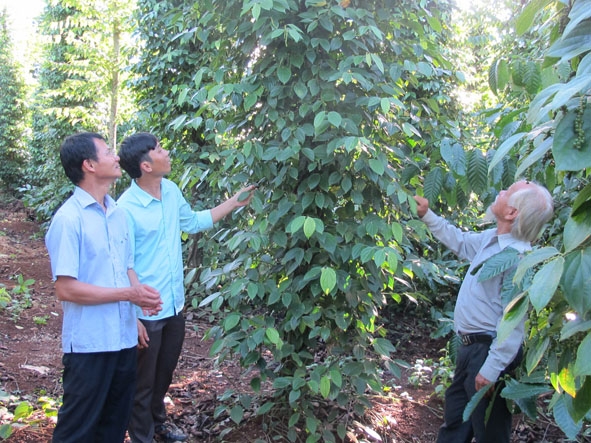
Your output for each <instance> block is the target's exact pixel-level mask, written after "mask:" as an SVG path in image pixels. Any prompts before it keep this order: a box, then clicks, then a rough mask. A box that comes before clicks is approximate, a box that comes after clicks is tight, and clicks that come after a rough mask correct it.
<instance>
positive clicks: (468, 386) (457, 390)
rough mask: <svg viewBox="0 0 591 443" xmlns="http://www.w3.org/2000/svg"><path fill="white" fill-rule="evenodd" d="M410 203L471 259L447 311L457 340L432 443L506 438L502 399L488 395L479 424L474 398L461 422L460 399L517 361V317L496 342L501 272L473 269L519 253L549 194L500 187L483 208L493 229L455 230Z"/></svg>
mask: <svg viewBox="0 0 591 443" xmlns="http://www.w3.org/2000/svg"><path fill="white" fill-rule="evenodd" d="M415 201H416V202H417V214H418V216H419V217H420V218H421V220H422V221H423V222H424V223H425V224H426V225H427V227H428V228H429V229H430V230H431V232H432V233H433V235H434V236H435V237H436V238H437V239H438V240H440V241H441V242H442V243H443V244H444V245H445V246H446V247H448V248H449V249H450V250H451V251H453V252H454V253H455V254H456V255H457V256H458V257H459V258H461V259H465V260H469V261H470V262H471V264H470V268H469V269H468V272H467V273H466V276H465V278H464V281H463V282H462V285H461V287H460V291H459V293H458V299H457V302H456V307H455V310H454V328H455V331H456V333H457V334H458V335H459V336H460V339H461V342H462V345H461V347H460V349H459V350H458V355H457V360H456V370H455V374H454V379H453V382H452V384H451V386H450V387H449V388H448V390H447V391H446V393H445V413H444V419H445V422H444V424H443V425H442V426H441V428H440V431H439V435H438V439H437V442H438V443H464V442H465V443H470V442H471V441H472V438H473V437H476V441H477V442H478V443H484V442H490V443H493V442H494V443H502V442H509V441H510V437H511V412H510V411H509V410H508V408H507V405H506V402H505V400H504V399H502V398H499V397H496V398H495V399H494V404H493V406H492V409H491V413H490V416H489V418H488V421H486V422H485V414H486V408H487V406H488V402H489V399H487V400H485V401H483V402H481V404H480V405H479V406H478V407H477V408H476V410H475V411H474V413H473V414H472V416H471V420H470V421H468V422H463V420H462V416H463V412H464V409H465V407H466V405H467V404H468V402H469V401H470V399H471V398H472V396H473V395H474V394H475V393H476V392H477V391H478V390H480V389H482V388H483V387H485V386H487V385H489V384H490V383H494V382H496V381H497V380H498V379H499V378H500V376H501V374H502V373H503V372H504V371H506V370H507V369H508V368H512V367H515V366H516V365H517V364H519V360H520V359H521V344H522V341H523V338H524V323H523V322H522V323H521V324H520V325H519V326H518V327H516V328H515V329H514V330H513V331H512V332H511V334H510V335H509V336H508V337H507V338H506V339H505V340H503V341H502V342H499V341H498V340H497V338H496V337H497V329H498V327H499V324H500V322H501V320H502V318H503V310H504V308H505V305H504V303H503V301H502V299H501V290H502V286H503V278H504V276H505V274H501V275H497V276H496V277H493V278H490V279H487V280H484V281H479V280H478V277H479V273H480V269H479V268H480V267H481V265H482V263H483V262H484V261H486V260H487V259H488V258H490V257H492V256H493V255H495V254H497V253H498V252H500V251H502V250H504V249H505V248H508V247H511V248H513V249H515V250H517V251H518V252H520V253H524V252H526V251H528V250H530V249H531V242H533V241H534V240H535V239H536V238H537V237H538V235H539V234H540V233H541V231H542V228H543V226H544V225H545V224H546V223H547V222H548V221H549V220H550V219H551V218H552V214H553V211H554V207H553V202H552V197H551V196H550V193H549V192H548V191H547V190H546V189H545V188H544V187H542V186H540V185H538V184H535V183H532V182H528V181H518V182H516V183H514V184H513V185H511V186H510V187H509V188H508V189H507V190H504V191H501V192H500V193H499V195H498V196H497V198H496V200H495V202H494V203H493V204H492V205H491V207H490V208H489V209H488V211H487V214H488V215H489V216H490V217H491V218H493V219H495V220H496V222H497V227H496V228H493V229H489V230H486V231H482V232H478V233H477V232H466V231H463V230H461V229H459V228H457V227H455V226H453V225H451V224H450V223H448V222H447V221H446V220H444V219H443V218H441V217H439V216H437V215H435V214H434V213H433V212H432V211H431V210H430V209H429V202H428V201H427V199H425V198H423V197H420V196H415ZM505 272H507V271H505Z"/></svg>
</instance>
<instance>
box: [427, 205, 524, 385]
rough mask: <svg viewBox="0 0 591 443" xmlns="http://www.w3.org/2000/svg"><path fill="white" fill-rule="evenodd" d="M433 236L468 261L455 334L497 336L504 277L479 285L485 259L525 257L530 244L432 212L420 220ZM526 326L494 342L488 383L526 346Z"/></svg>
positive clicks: (485, 370)
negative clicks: (511, 252)
mask: <svg viewBox="0 0 591 443" xmlns="http://www.w3.org/2000/svg"><path fill="white" fill-rule="evenodd" d="M421 220H422V221H423V222H424V223H425V224H426V225H427V227H428V228H429V229H430V231H431V232H432V233H433V235H434V236H435V237H436V238H437V239H438V240H439V241H441V242H442V243H443V244H444V245H445V246H446V247H448V248H449V249H450V250H451V251H452V252H453V253H455V254H456V255H457V256H458V257H459V258H460V259H464V260H469V261H470V262H471V263H470V267H469V269H468V272H467V273H466V276H465V277H464V280H463V282H462V285H461V286H460V291H459V293H458V299H457V302H456V307H455V310H454V325H455V330H456V332H458V333H461V334H474V333H483V332H489V333H493V334H494V335H496V331H497V329H498V326H499V324H500V322H501V320H502V318H503V310H504V308H505V306H504V305H503V302H502V299H501V289H502V284H503V278H504V276H505V274H501V275H498V276H496V277H493V278H491V279H488V280H485V281H478V275H479V273H480V270H478V272H476V273H475V274H474V275H473V274H472V273H473V271H474V269H476V268H478V267H479V266H480V265H481V264H482V263H483V262H484V261H485V260H486V259H488V258H490V257H492V256H493V255H494V254H496V253H498V252H500V251H502V250H503V249H505V248H507V247H512V248H514V249H516V250H517V251H518V252H520V253H522V252H525V251H528V250H530V249H531V244H530V243H528V242H525V241H521V240H517V239H516V238H514V237H513V236H512V235H511V234H502V235H497V230H496V229H488V230H486V231H482V232H466V231H463V230H461V229H459V228H458V227H456V226H454V225H452V224H451V223H449V222H448V221H447V220H445V219H444V218H442V217H439V216H438V215H436V214H435V213H434V212H433V211H431V210H429V211H427V213H426V214H425V216H424V217H423V218H422V219H421ZM523 336H524V323H523V322H521V323H520V324H519V325H518V327H516V328H515V329H514V330H513V331H512V332H511V334H510V335H509V336H508V337H507V338H506V339H505V340H503V341H502V342H500V343H499V342H498V341H497V339H496V338H495V339H493V342H492V344H491V347H490V351H489V354H488V358H487V359H486V361H485V362H484V365H483V366H482V368H481V369H480V374H481V375H482V376H483V377H484V378H486V379H487V380H489V381H496V380H497V378H498V377H499V375H500V373H501V371H503V370H504V369H505V368H506V367H507V366H508V365H509V364H510V363H511V362H512V361H513V359H514V358H515V356H516V355H517V352H518V351H519V347H520V346H521V343H522V342H523Z"/></svg>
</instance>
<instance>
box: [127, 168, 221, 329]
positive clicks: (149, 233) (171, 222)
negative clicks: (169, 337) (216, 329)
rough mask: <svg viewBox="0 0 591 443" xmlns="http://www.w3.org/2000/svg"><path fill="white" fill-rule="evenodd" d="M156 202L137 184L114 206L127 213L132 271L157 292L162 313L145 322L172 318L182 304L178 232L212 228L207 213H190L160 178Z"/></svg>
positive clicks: (175, 189)
mask: <svg viewBox="0 0 591 443" xmlns="http://www.w3.org/2000/svg"><path fill="white" fill-rule="evenodd" d="M160 191H161V196H160V198H161V199H160V200H158V199H156V198H154V197H153V196H152V195H150V194H148V193H147V192H146V191H144V190H143V189H142V188H140V187H139V186H138V185H137V183H136V182H135V180H134V181H132V183H131V186H130V187H129V188H128V189H127V190H126V191H125V192H124V193H123V194H122V195H121V197H119V200H117V205H118V206H119V207H120V208H123V209H124V210H125V212H126V213H127V216H128V217H127V219H128V222H129V231H130V237H131V239H132V241H131V244H132V249H133V255H134V270H135V272H136V274H137V276H138V278H139V280H140V282H141V283H143V284H146V285H150V286H152V287H154V288H156V289H157V290H158V291H159V292H160V297H161V298H162V310H161V311H160V312H159V313H158V314H157V315H153V316H149V317H148V316H144V315H143V314H142V313H141V312H138V316H139V317H140V318H142V319H146V320H161V319H163V318H168V317H172V316H173V315H176V314H177V313H179V312H181V311H182V310H183V307H184V305H185V287H184V272H183V271H184V267H183V255H182V242H181V232H187V233H189V234H194V233H196V232H200V231H204V230H206V229H210V228H211V227H213V219H212V216H211V211H210V210H204V211H193V210H192V209H191V206H190V205H189V204H188V203H187V201H186V200H185V198H184V197H183V195H182V193H181V191H180V189H179V188H178V186H177V185H176V184H175V183H173V182H172V181H170V180H167V179H162V182H161V185H160Z"/></svg>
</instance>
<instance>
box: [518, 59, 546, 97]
mask: <svg viewBox="0 0 591 443" xmlns="http://www.w3.org/2000/svg"><path fill="white" fill-rule="evenodd" d="M523 83H524V85H525V89H526V91H527V92H529V93H530V94H535V93H536V92H538V91H539V89H540V86H541V85H542V71H541V70H540V66H539V65H538V64H537V63H535V62H532V61H528V62H527V63H526V64H525V71H524V73H523Z"/></svg>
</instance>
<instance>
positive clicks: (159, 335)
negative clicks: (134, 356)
mask: <svg viewBox="0 0 591 443" xmlns="http://www.w3.org/2000/svg"><path fill="white" fill-rule="evenodd" d="M141 322H142V323H143V324H144V326H145V327H146V331H147V332H148V337H149V338H150V342H149V343H148V347H147V348H145V349H140V350H138V368H137V371H138V374H137V388H136V394H135V399H134V405H133V411H132V415H131V420H130V423H129V428H128V430H129V435H130V437H131V441H132V442H134V443H152V439H153V437H154V426H155V425H159V424H162V423H164V422H165V421H166V406H165V404H164V397H165V396H166V392H167V391H168V388H169V386H170V383H171V382H172V375H173V373H174V370H175V369H176V365H177V363H178V360H179V356H180V355H181V349H182V347H183V342H184V340H185V318H184V317H183V314H182V313H180V314H177V315H175V316H173V317H168V318H164V319H162V320H141Z"/></svg>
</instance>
